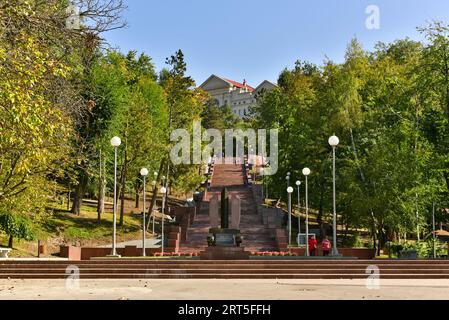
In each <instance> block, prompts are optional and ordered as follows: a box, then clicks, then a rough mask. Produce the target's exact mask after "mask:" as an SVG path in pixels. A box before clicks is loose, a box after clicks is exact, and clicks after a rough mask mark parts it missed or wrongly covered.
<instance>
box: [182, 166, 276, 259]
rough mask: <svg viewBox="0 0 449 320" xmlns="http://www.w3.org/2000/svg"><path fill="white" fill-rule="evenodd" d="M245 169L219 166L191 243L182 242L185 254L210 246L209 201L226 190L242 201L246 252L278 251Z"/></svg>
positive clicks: (189, 235)
mask: <svg viewBox="0 0 449 320" xmlns="http://www.w3.org/2000/svg"><path fill="white" fill-rule="evenodd" d="M243 172H244V167H243V166H242V165H240V164H216V165H215V166H214V172H213V176H212V182H211V188H210V191H208V192H207V194H206V196H205V198H204V201H203V202H202V204H201V210H200V212H199V214H197V215H196V218H195V221H194V223H193V224H192V225H191V226H190V228H189V229H188V231H187V241H185V242H183V243H181V246H180V251H181V252H199V251H202V250H204V248H205V247H206V246H207V235H208V234H209V228H210V220H209V200H210V199H211V198H212V197H213V196H214V195H215V194H218V195H219V197H220V194H221V191H222V189H223V188H224V187H226V188H227V189H228V191H229V194H236V195H237V196H239V197H240V199H241V219H240V231H241V234H242V236H243V244H242V246H244V247H245V250H246V251H277V250H278V249H277V245H276V242H275V241H274V239H271V236H270V230H269V229H268V228H266V227H265V226H264V225H263V223H262V217H261V216H260V215H259V214H257V211H256V204H255V202H254V197H253V194H252V190H251V187H250V186H245V184H244V178H245V177H244V175H243Z"/></svg>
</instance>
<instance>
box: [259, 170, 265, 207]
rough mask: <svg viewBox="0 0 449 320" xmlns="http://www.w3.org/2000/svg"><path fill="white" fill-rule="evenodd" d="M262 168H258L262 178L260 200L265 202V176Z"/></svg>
mask: <svg viewBox="0 0 449 320" xmlns="http://www.w3.org/2000/svg"><path fill="white" fill-rule="evenodd" d="M264 170H265V169H264V168H263V167H260V175H261V176H262V199H264V200H265V195H264V190H263V189H264V188H265V176H264Z"/></svg>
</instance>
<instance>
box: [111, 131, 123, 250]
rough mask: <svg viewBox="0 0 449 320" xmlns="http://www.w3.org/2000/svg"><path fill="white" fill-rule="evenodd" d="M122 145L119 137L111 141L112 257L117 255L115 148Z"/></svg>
mask: <svg viewBox="0 0 449 320" xmlns="http://www.w3.org/2000/svg"><path fill="white" fill-rule="evenodd" d="M121 144H122V140H120V138H119V137H113V138H112V139H111V145H112V146H113V147H114V212H113V222H112V225H113V231H112V253H111V255H112V256H118V254H117V248H116V245H117V148H118V147H119V146H120V145H121Z"/></svg>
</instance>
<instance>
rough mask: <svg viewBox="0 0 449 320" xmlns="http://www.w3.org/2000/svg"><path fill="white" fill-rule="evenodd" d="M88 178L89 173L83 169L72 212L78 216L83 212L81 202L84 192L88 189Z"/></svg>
mask: <svg viewBox="0 0 449 320" xmlns="http://www.w3.org/2000/svg"><path fill="white" fill-rule="evenodd" d="M88 180H89V179H88V177H87V174H86V172H85V171H84V170H83V171H82V172H81V173H80V176H79V180H78V185H77V186H76V190H75V197H74V199H73V205H72V213H73V214H76V215H78V216H79V215H80V213H81V204H82V203H83V198H84V192H85V190H86V187H87V182H88Z"/></svg>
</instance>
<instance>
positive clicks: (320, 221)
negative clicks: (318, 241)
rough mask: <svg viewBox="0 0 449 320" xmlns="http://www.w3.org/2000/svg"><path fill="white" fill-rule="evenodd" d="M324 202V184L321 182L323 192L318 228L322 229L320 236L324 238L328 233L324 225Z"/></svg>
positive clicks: (317, 219) (321, 193) (317, 218)
mask: <svg viewBox="0 0 449 320" xmlns="http://www.w3.org/2000/svg"><path fill="white" fill-rule="evenodd" d="M323 202H324V185H323V183H321V192H320V205H319V208H318V215H317V217H316V221H317V223H318V228H319V229H320V236H321V237H322V238H324V237H325V236H326V235H327V234H326V233H327V230H326V228H324V226H323Z"/></svg>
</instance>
